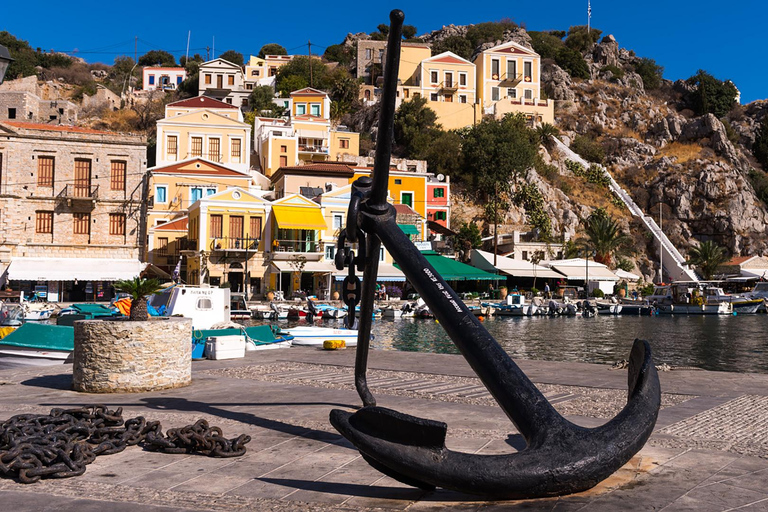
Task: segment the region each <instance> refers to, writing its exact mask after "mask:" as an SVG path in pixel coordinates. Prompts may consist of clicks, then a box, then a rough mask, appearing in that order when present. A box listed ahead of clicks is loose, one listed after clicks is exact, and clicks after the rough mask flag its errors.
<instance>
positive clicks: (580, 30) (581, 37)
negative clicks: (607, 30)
mask: <svg viewBox="0 0 768 512" xmlns="http://www.w3.org/2000/svg"><path fill="white" fill-rule="evenodd" d="M602 33H603V31H602V30H597V29H596V28H593V27H590V28H589V29H587V26H586V25H577V26H574V27H570V28H569V29H568V37H566V38H565V45H566V46H567V47H568V48H572V49H573V50H576V51H577V52H579V53H584V52H586V51H587V50H589V49H590V48H592V47H593V46H594V45H595V43H597V40H598V39H600V34H602Z"/></svg>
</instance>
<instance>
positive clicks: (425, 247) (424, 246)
mask: <svg viewBox="0 0 768 512" xmlns="http://www.w3.org/2000/svg"><path fill="white" fill-rule="evenodd" d="M413 245H415V246H416V248H417V249H418V250H420V251H431V250H432V242H413Z"/></svg>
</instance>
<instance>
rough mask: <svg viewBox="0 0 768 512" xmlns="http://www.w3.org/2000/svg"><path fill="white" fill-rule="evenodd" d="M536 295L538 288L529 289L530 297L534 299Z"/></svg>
mask: <svg viewBox="0 0 768 512" xmlns="http://www.w3.org/2000/svg"><path fill="white" fill-rule="evenodd" d="M538 294H539V289H538V288H534V287H531V295H533V296H534V297H535V296H537V295H538Z"/></svg>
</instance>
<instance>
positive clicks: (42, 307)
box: [22, 302, 56, 322]
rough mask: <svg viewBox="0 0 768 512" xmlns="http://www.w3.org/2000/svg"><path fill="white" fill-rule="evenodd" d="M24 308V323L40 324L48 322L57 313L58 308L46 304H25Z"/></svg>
mask: <svg viewBox="0 0 768 512" xmlns="http://www.w3.org/2000/svg"><path fill="white" fill-rule="evenodd" d="M22 308H23V309H24V321H26V322H29V321H32V322H40V321H42V320H48V319H49V318H51V315H53V312H54V311H56V306H54V305H53V304H44V303H42V304H41V303H29V302H27V303H25V304H24V305H23V306H22Z"/></svg>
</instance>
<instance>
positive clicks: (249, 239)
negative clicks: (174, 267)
mask: <svg viewBox="0 0 768 512" xmlns="http://www.w3.org/2000/svg"><path fill="white" fill-rule="evenodd" d="M270 210H271V203H270V202H269V201H267V200H266V199H263V198H261V197H259V196H258V195H256V194H253V193H251V192H249V191H248V190H247V189H243V188H240V187H232V188H228V189H226V190H223V191H221V192H218V193H216V194H212V195H210V196H206V197H203V198H201V199H199V200H198V201H196V202H195V203H194V204H192V206H191V207H190V208H189V221H188V226H189V228H188V234H187V237H188V239H189V248H188V250H187V251H186V252H185V254H186V256H187V258H186V273H187V282H188V283H191V284H200V283H208V284H211V285H214V286H218V285H220V284H221V283H225V282H228V283H230V286H231V290H232V291H235V292H244V291H247V292H248V293H249V297H250V295H251V294H254V293H260V291H261V287H262V278H263V276H264V266H265V258H264V255H265V247H268V245H269V241H268V237H269V235H268V234H266V239H265V232H264V230H265V225H266V222H267V219H268V217H269V213H270Z"/></svg>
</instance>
